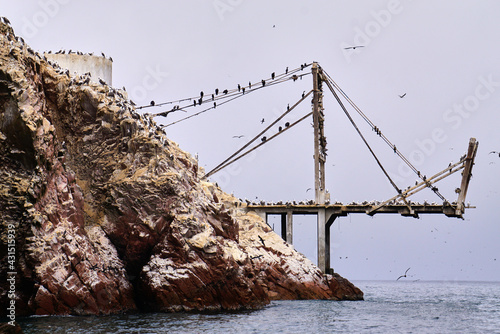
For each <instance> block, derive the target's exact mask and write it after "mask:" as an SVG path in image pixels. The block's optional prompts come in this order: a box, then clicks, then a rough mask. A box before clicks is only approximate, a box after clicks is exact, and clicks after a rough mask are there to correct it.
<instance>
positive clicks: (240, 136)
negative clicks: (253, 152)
mask: <svg viewBox="0 0 500 334" xmlns="http://www.w3.org/2000/svg"><path fill="white" fill-rule="evenodd" d="M242 137H245V135H239V136H233V138H242Z"/></svg>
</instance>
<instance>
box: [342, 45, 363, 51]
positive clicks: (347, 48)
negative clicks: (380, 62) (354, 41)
mask: <svg viewBox="0 0 500 334" xmlns="http://www.w3.org/2000/svg"><path fill="white" fill-rule="evenodd" d="M364 47H365V46H364V45H353V46H348V47H346V48H344V50H351V49H352V50H356V49H357V48H364Z"/></svg>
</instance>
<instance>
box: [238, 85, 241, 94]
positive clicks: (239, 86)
mask: <svg viewBox="0 0 500 334" xmlns="http://www.w3.org/2000/svg"><path fill="white" fill-rule="evenodd" d="M239 91H241V85H240V84H238V92H239Z"/></svg>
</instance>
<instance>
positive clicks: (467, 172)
mask: <svg viewBox="0 0 500 334" xmlns="http://www.w3.org/2000/svg"><path fill="white" fill-rule="evenodd" d="M478 145H479V143H478V142H477V141H476V138H471V139H470V140H469V150H468V151H467V156H466V157H465V166H464V170H463V171H462V183H461V184H460V192H459V193H458V199H457V209H456V212H455V214H457V215H459V216H462V214H463V213H464V210H465V205H464V202H465V196H466V195H467V189H468V188H469V181H470V178H471V176H472V166H473V165H474V159H475V157H476V152H477V146H478Z"/></svg>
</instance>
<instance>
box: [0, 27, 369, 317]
mask: <svg viewBox="0 0 500 334" xmlns="http://www.w3.org/2000/svg"><path fill="white" fill-rule="evenodd" d="M42 58H43V57H42ZM42 58H41V57H40V56H39V55H38V54H37V53H35V52H33V51H32V50H31V49H30V48H29V47H28V46H27V45H25V44H24V41H22V39H21V38H18V37H16V36H15V35H14V32H13V31H12V28H11V27H10V26H9V25H5V24H3V23H0V215H1V226H0V234H1V244H2V246H1V249H0V268H1V274H0V302H1V305H2V306H1V311H0V315H5V312H6V311H5V310H6V307H7V305H9V303H11V301H12V300H14V301H15V305H16V313H17V314H18V315H21V314H23V315H29V314H111V313H117V312H124V311H128V310H134V309H141V310H154V311H183V310H235V309H243V308H258V307H262V306H263V305H265V304H267V303H268V302H269V301H270V300H272V299H332V300H340V299H352V300H355V299H362V296H363V294H362V292H361V291H360V290H359V289H357V288H356V287H355V286H353V285H352V284H351V283H349V282H348V281H347V280H345V279H343V278H341V277H340V276H338V275H335V276H331V275H323V273H322V272H321V271H320V270H319V269H318V268H317V267H316V266H314V265H313V264H312V263H311V261H309V260H308V259H307V258H305V257H304V256H303V255H301V254H300V253H298V252H296V251H295V250H294V249H293V247H291V246H290V245H288V244H286V243H285V242H284V241H283V240H282V239H281V238H280V237H279V236H278V235H276V234H275V233H274V232H273V231H272V230H271V229H270V228H269V227H268V226H267V225H266V224H265V223H264V222H263V221H262V220H261V219H260V218H259V217H258V216H257V215H256V214H254V213H252V212H247V210H246V208H245V204H244V203H241V202H239V201H238V200H237V199H236V198H234V197H232V196H230V195H228V194H226V193H224V192H223V191H222V190H221V189H219V188H218V187H217V185H214V184H212V183H209V182H205V181H203V180H201V178H200V176H202V175H203V171H201V170H200V169H199V168H198V165H197V161H196V160H195V159H193V157H192V156H191V155H189V154H188V153H186V152H184V151H182V150H181V149H180V148H179V147H178V145H177V144H175V143H173V142H172V141H170V140H169V139H168V138H167V136H166V134H165V133H164V132H163V130H162V129H161V128H160V127H158V126H157V125H156V124H155V122H154V120H153V119H151V118H149V117H147V116H144V115H140V114H138V113H137V112H136V111H135V109H134V107H133V105H131V104H130V102H129V101H128V100H127V99H126V93H125V92H124V91H121V90H116V89H113V88H112V87H110V86H108V85H105V84H95V83H93V82H91V81H90V80H89V77H88V76H79V77H74V76H72V75H70V74H69V73H68V72H67V71H65V70H64V69H60V68H58V66H57V65H54V64H50V63H49V62H47V61H46V60H44V59H42ZM259 236H260V237H262V238H263V239H264V241H265V245H264V244H263V243H261V242H260V241H259ZM7 245H9V246H12V247H13V248H12V247H7ZM11 250H14V255H12V254H11V253H12V252H10V251H11ZM9 256H11V257H9ZM12 256H13V257H12ZM12 277H15V284H14V285H15V293H14V294H11V293H10V292H12V291H11V290H10V289H11V285H10V284H9V283H8V282H9V281H8V279H9V278H12Z"/></svg>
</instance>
